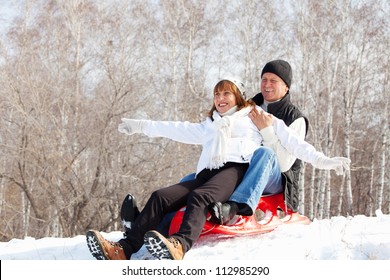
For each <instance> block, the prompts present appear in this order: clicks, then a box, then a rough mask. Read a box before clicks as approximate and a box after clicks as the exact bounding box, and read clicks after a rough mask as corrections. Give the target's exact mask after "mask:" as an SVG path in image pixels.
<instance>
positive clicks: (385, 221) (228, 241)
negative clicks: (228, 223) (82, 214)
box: [0, 211, 390, 279]
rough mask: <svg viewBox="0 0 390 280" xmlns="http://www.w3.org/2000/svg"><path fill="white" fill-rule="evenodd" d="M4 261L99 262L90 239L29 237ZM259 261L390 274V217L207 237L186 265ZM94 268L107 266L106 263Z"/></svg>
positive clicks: (3, 250) (3, 255) (6, 251)
mask: <svg viewBox="0 0 390 280" xmlns="http://www.w3.org/2000/svg"><path fill="white" fill-rule="evenodd" d="M103 235H104V236H105V237H106V238H107V239H110V240H113V241H116V240H118V239H119V238H121V237H122V234H121V233H120V232H111V233H103ZM0 259H1V260H2V262H3V261H4V260H93V257H92V256H91V254H90V253H89V251H88V248H87V246H86V243H85V236H83V235H80V236H75V237H73V238H51V237H46V238H42V239H34V238H31V237H28V238H25V239H23V240H20V239H13V240H10V241H9V242H0ZM150 259H151V257H150V255H149V254H148V252H147V251H146V249H145V248H142V249H141V250H140V251H139V252H138V253H137V254H134V255H133V256H132V260H143V262H151V263H155V262H158V261H155V260H154V261H153V260H150ZM146 260H149V261H146ZM258 260H263V261H267V262H268V261H270V262H271V263H273V261H278V262H279V261H282V262H284V263H285V262H286V261H289V262H288V263H291V262H290V261H291V260H293V261H302V260H303V261H308V260H339V261H349V260H365V261H368V260H385V261H386V262H385V265H383V262H379V263H381V265H382V267H384V268H385V270H387V272H390V215H383V214H382V213H381V212H380V211H377V215H376V217H366V216H355V217H348V218H346V217H333V218H331V219H329V220H315V221H313V222H312V223H311V224H310V225H282V226H280V227H278V228H277V229H276V230H274V231H273V232H270V233H266V234H262V235H256V236H248V237H235V238H218V237H216V236H207V237H203V238H201V239H200V240H199V241H198V242H197V244H196V245H195V246H194V247H193V248H192V249H191V250H190V251H189V252H188V253H187V254H186V255H185V258H184V261H183V262H180V263H182V264H184V263H186V262H185V261H194V262H195V263H199V262H197V261H203V263H209V264H210V263H213V262H214V261H215V262H217V263H220V262H221V261H225V262H226V263H230V261H236V263H238V264H240V265H242V264H243V263H251V262H253V261H258ZM204 261H206V262H204ZM23 263H24V264H26V263H27V264H28V263H29V262H23ZM33 263H35V264H36V262H33ZM66 263H68V262H66ZM92 263H95V264H96V263H99V264H100V265H101V263H102V262H92ZM128 263H131V262H128ZM159 263H160V264H161V262H159ZM164 263H165V262H164ZM175 263H176V264H177V262H175ZM357 263H359V262H355V264H354V266H359V267H360V264H359V265H356V264H357ZM364 263H365V264H366V263H367V262H364ZM370 263H371V262H370ZM5 264H7V265H5V267H7V266H8V265H11V267H13V266H14V263H13V262H5ZM34 267H35V265H34ZM38 267H39V265H38ZM354 269H355V268H354ZM378 273H379V271H378ZM381 273H383V272H381ZM13 276H15V275H14V274H13ZM2 279H3V277H2ZM14 279H19V278H14ZM133 279H135V278H134V277H133ZM144 279H146V278H144ZM170 279H173V278H170ZM268 279H271V278H268ZM300 279H302V278H300Z"/></svg>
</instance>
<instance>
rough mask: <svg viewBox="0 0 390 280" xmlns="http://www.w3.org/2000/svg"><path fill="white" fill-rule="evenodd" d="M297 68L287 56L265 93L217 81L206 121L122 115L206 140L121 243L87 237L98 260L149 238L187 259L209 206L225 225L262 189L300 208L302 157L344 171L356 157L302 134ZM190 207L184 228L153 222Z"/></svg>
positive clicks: (128, 124)
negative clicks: (294, 95)
mask: <svg viewBox="0 0 390 280" xmlns="http://www.w3.org/2000/svg"><path fill="white" fill-rule="evenodd" d="M291 80H292V71H291V67H290V65H289V64H288V63H287V62H286V61H283V60H274V61H271V62H268V63H267V64H266V65H265V66H264V68H263V70H262V72H261V93H259V94H257V95H256V96H255V97H253V98H252V100H249V101H247V100H246V99H245V98H244V94H245V87H244V85H243V84H242V83H241V82H240V81H238V80H236V79H224V80H221V81H219V82H218V83H217V84H216V85H215V87H214V90H213V96H214V100H213V106H212V108H211V110H210V112H209V115H208V117H207V118H206V119H205V120H204V121H203V122H201V123H190V122H170V121H150V120H134V119H122V123H121V124H120V125H119V127H118V129H119V131H120V132H122V133H125V134H128V135H132V134H135V133H143V134H145V135H147V136H149V137H165V138H169V139H172V140H175V141H178V142H183V143H188V144H197V145H202V152H201V155H200V158H199V161H198V165H197V170H196V174H195V175H193V176H192V177H191V178H187V179H186V180H183V181H181V182H180V183H177V184H175V185H172V186H169V187H166V188H161V189H158V190H156V191H155V192H153V193H152V194H151V196H150V198H149V200H148V201H147V203H146V205H145V207H144V208H143V210H142V211H141V212H140V213H139V214H138V215H137V218H136V219H135V221H134V224H133V225H132V227H131V228H129V229H128V231H127V232H126V234H125V237H124V238H123V239H121V240H119V241H118V242H111V241H108V240H105V239H104V238H103V237H102V235H101V234H100V233H99V232H98V231H95V230H90V231H88V232H87V234H86V237H87V244H88V247H89V249H90V251H91V253H92V255H93V256H94V257H95V258H97V259H111V260H114V259H117V260H126V259H130V258H131V255H132V254H133V253H135V252H137V251H138V250H139V249H140V248H141V247H142V246H143V245H144V244H145V245H146V248H147V249H148V251H149V252H150V253H151V254H152V255H153V256H155V257H156V258H159V259H174V260H180V259H183V257H184V255H185V253H186V252H187V251H188V250H190V249H191V247H192V246H193V244H194V242H195V241H196V240H197V239H198V237H199V235H200V233H201V230H202V228H203V225H204V223H205V222H206V218H207V215H208V213H210V215H211V219H212V221H214V222H216V223H220V224H226V223H228V222H229V220H230V219H232V218H233V217H234V216H235V215H252V214H253V213H254V210H255V209H256V206H257V204H258V202H259V200H260V197H261V195H262V194H276V193H281V192H284V196H285V201H286V204H287V205H288V207H290V208H291V209H292V210H294V211H296V210H297V208H298V180H299V169H300V167H301V161H300V160H303V161H305V162H308V163H311V164H312V165H313V166H314V167H316V168H320V169H334V170H336V172H337V174H342V173H343V172H344V170H345V169H348V168H349V163H350V160H349V159H347V158H343V157H336V158H329V157H327V156H325V155H324V154H322V153H320V152H318V151H316V149H315V148H314V147H313V146H312V145H310V144H308V143H307V142H305V141H304V138H305V135H306V132H307V129H308V121H307V119H306V118H305V117H304V116H303V115H302V114H301V112H300V111H299V110H298V109H297V108H296V107H295V106H294V105H293V104H292V103H291V102H290V95H289V88H290V86H291ZM183 206H186V210H185V213H184V217H183V221H182V224H181V226H180V229H179V230H178V232H176V233H174V234H173V235H171V236H169V237H165V236H164V235H163V234H161V233H160V232H158V231H156V230H155V229H156V228H157V227H158V225H159V224H160V222H161V221H162V220H163V218H164V216H165V215H166V214H168V213H170V212H173V211H177V210H179V209H180V208H182V207H183Z"/></svg>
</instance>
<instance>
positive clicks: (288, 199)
mask: <svg viewBox="0 0 390 280" xmlns="http://www.w3.org/2000/svg"><path fill="white" fill-rule="evenodd" d="M252 100H253V101H254V102H255V103H256V104H257V105H258V106H261V105H262V104H263V102H264V98H263V95H262V94H261V93H258V94H257V95H256V96H255V97H253V98H252ZM267 112H268V113H271V114H272V115H274V116H275V117H277V118H279V119H281V120H283V121H284V123H285V124H286V125H287V126H290V124H291V123H293V122H294V121H295V120H296V119H298V118H304V120H305V122H306V134H307V131H308V129H309V121H308V119H307V118H306V117H305V116H304V115H303V114H302V113H301V111H299V109H298V108H297V107H295V106H294V104H292V103H291V101H290V94H289V93H287V94H286V95H285V97H283V98H282V99H281V100H279V101H277V102H274V103H270V104H268V107H267ZM301 167H302V162H301V160H299V159H297V160H296V161H295V162H294V164H293V165H292V167H291V168H290V169H289V170H287V171H286V172H283V173H282V175H283V176H282V178H283V185H284V199H285V203H286V205H287V207H289V208H290V209H291V210H292V211H294V212H297V211H298V207H299V186H298V183H299V171H300V169H301Z"/></svg>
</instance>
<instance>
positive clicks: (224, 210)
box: [208, 201, 238, 225]
mask: <svg viewBox="0 0 390 280" xmlns="http://www.w3.org/2000/svg"><path fill="white" fill-rule="evenodd" d="M208 210H209V213H210V215H211V217H210V221H211V222H213V223H216V224H220V225H227V224H230V223H231V222H232V220H235V219H234V218H235V217H236V214H237V211H238V206H237V204H236V203H235V202H232V201H228V202H226V203H221V202H214V203H211V204H210V205H209V206H208Z"/></svg>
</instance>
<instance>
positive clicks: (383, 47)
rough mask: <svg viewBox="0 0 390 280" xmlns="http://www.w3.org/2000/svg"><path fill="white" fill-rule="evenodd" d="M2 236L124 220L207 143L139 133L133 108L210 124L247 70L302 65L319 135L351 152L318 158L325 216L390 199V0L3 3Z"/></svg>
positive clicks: (383, 205)
mask: <svg viewBox="0 0 390 280" xmlns="http://www.w3.org/2000/svg"><path fill="white" fill-rule="evenodd" d="M0 3H1V6H0V23H1V24H0V26H1V27H0V38H1V40H0V84H1V87H0V241H7V240H10V239H12V238H23V237H25V236H33V237H36V238H40V237H44V236H53V237H71V236H75V235H78V234H85V232H86V230H88V229H90V228H95V229H99V230H103V231H106V232H109V231H113V230H121V228H122V225H121V223H120V221H119V210H120V206H121V204H122V201H123V199H124V197H125V195H126V194H127V193H128V192H131V193H133V194H135V195H136V197H137V198H138V202H139V204H140V206H141V207H142V206H143V205H144V203H145V201H146V199H147V198H148V197H149V195H150V194H151V192H152V191H153V190H154V189H157V188H161V187H165V186H168V185H170V184H172V183H175V182H177V181H179V180H180V179H181V178H182V177H183V176H185V175H187V174H189V173H193V172H195V168H196V163H197V158H198V156H199V153H200V147H198V146H192V145H185V144H178V143H175V142H173V141H170V140H165V139H159V138H155V139H150V138H147V137H145V136H142V135H134V136H125V135H123V134H120V133H118V131H117V127H118V124H119V123H120V119H121V118H122V117H128V118H138V119H153V120H183V121H184V120H187V121H191V122H199V121H202V120H203V119H204V118H205V117H206V113H207V112H208V111H209V110H210V109H211V106H212V88H213V86H214V85H215V83H216V82H218V80H219V79H220V78H223V77H224V76H225V75H228V74H230V75H231V74H233V75H236V76H240V77H241V78H242V80H243V82H244V83H245V84H246V90H247V97H252V96H254V95H255V94H256V93H258V92H259V90H260V73H261V69H262V67H263V66H264V64H265V63H266V62H267V61H270V60H274V59H284V60H287V61H288V62H290V64H291V66H292V68H293V81H292V86H291V89H290V94H291V99H292V101H293V102H294V103H295V104H296V105H297V106H299V108H300V109H301V110H302V112H304V114H305V115H306V116H307V117H308V119H309V121H310V128H309V133H308V136H307V141H308V142H309V143H311V144H313V145H314V146H315V147H316V148H317V149H318V150H320V151H322V152H323V153H325V154H326V155H329V156H345V157H349V158H350V159H351V161H352V162H351V170H350V171H349V172H348V173H347V174H345V175H344V176H337V175H336V174H335V172H334V171H322V170H317V169H314V168H312V166H311V165H310V164H306V165H305V168H304V170H303V172H302V174H301V206H300V212H301V213H302V214H305V215H307V216H308V217H310V218H311V219H325V218H329V217H332V216H338V215H342V216H354V215H367V216H371V215H374V212H375V210H376V209H381V210H382V211H383V213H386V214H388V213H389V212H390V152H389V150H390V149H389V141H390V139H389V138H390V127H389V126H390V125H389V123H390V122H389V114H390V108H389V98H390V94H389V87H390V67H389V66H390V20H389V17H388V15H389V14H390V3H389V2H388V1H386V0H382V1H377V0H330V1H319V0H318V1H307V0H291V1H288V0H286V1H282V0H276V1H265V0H258V1H253V0H235V1H223V0H212V1H201V0H188V1H187V0H186V1H184V0H179V1H176V0H175V1H173V0H172V1H171V0H131V1H128V0H107V1H92V0H14V1H8V0H0Z"/></svg>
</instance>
